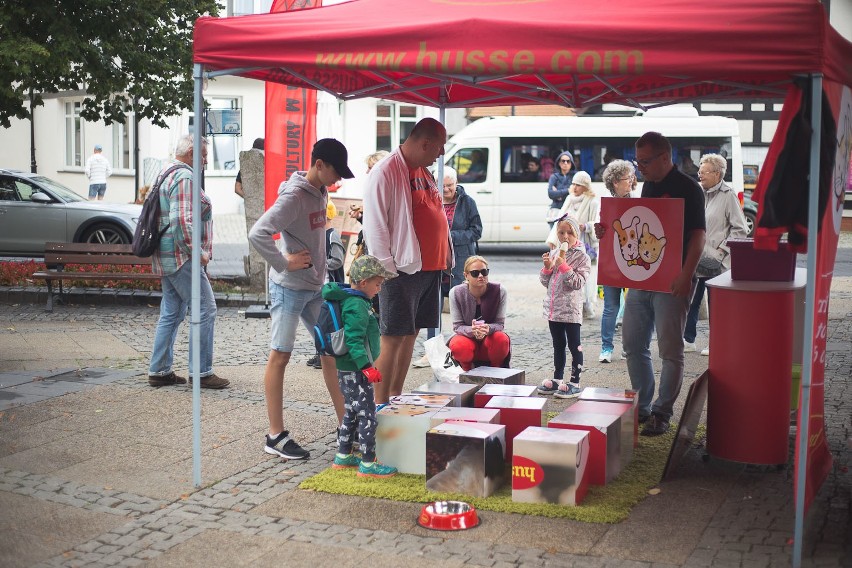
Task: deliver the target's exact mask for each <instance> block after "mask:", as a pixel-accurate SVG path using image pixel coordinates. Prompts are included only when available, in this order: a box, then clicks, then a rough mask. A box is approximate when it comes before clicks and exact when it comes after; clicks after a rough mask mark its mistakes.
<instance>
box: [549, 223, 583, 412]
mask: <svg viewBox="0 0 852 568" xmlns="http://www.w3.org/2000/svg"><path fill="white" fill-rule="evenodd" d="M556 234H557V237H558V238H559V243H560V244H559V246H558V247H557V248H555V249H554V250H552V251H550V252H547V253H544V254H543V255H542V256H541V258H542V260H543V262H544V267H543V268H542V269H541V273H540V274H539V281H541V284H542V285H543V286H544V287H546V288H547V296H545V298H544V317H546V318H547V323H548V326H549V327H550V335H551V337H552V338H553V378H552V379H545V380H544V381H542V383H541V386H540V387H538V392H539V393H541V394H552V395H553V396H555V397H557V398H574V397H577V396H579V395H580V386H579V385H580V373H581V372H582V371H583V346H582V345H581V344H580V326H581V325H582V324H583V301H584V298H585V296H584V294H583V286H585V284H586V278H588V276H589V271H590V270H591V260H589V256H588V255H587V254H586V251H585V247H584V246H583V241H581V240H580V239H579V237H578V236H579V235H580V227H579V223H578V222H577V220H576V219H575V218H573V217H570V216H568V215H563V216H562V217H560V218H559V219H558V220H557V221H556ZM566 346H567V347H568V349H570V350H571V381H570V382H568V381H565V380H563V377H564V374H565V362H566V355H565V347H566Z"/></svg>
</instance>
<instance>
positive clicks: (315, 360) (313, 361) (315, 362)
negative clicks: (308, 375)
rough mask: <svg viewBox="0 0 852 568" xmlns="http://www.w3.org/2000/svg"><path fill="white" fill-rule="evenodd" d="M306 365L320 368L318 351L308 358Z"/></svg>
mask: <svg viewBox="0 0 852 568" xmlns="http://www.w3.org/2000/svg"><path fill="white" fill-rule="evenodd" d="M307 365H308V367H313V368H314V369H322V361H320V356H319V353H317V354H316V355H314V356H313V357H311V358H310V359H308V362H307Z"/></svg>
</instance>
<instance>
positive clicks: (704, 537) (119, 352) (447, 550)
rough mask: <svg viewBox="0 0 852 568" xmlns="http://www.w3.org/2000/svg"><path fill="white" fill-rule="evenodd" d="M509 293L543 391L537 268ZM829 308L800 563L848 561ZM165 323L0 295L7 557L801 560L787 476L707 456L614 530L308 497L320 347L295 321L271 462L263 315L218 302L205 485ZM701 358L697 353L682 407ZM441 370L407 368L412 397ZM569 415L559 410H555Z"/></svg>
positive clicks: (452, 562) (839, 354)
mask: <svg viewBox="0 0 852 568" xmlns="http://www.w3.org/2000/svg"><path fill="white" fill-rule="evenodd" d="M502 282H503V283H504V284H505V285H506V286H507V287H508V288H509V290H510V297H511V298H512V307H511V313H510V317H509V322H508V324H507V328H509V329H511V330H512V331H511V334H512V340H513V355H514V357H513V362H514V363H515V364H516V365H517V366H519V367H522V368H525V369H526V370H527V373H528V375H527V382H528V383H530V384H535V383H537V382H539V381H540V380H542V379H543V378H545V377H547V376H548V374H549V371H550V365H551V361H550V357H551V356H550V348H549V336H548V335H547V333H546V331H545V328H544V325H543V322H542V320H541V317H540V314H539V310H540V292H539V290H538V289H537V288H534V287H530V286H528V278H527V277H523V276H507V277H506V278H505V279H504V280H503V281H502ZM830 308H831V310H830V322H829V330H828V333H829V336H828V354H827V363H826V397H825V409H826V434H827V438H828V442H829V446H830V449H831V451H832V453H833V454H834V457H835V464H834V467H833V469H832V471H831V472H830V474H829V477H828V479H827V481H826V482H825V484H824V485H823V487H822V489H821V491H820V493H819V495H818V497H817V499H816V501H815V502H814V505H813V506H812V509H811V511H810V513H809V516H808V523H807V529H808V530H807V538H806V558H805V565H806V566H852V545H850V542H852V538H850V537H852V533H850V527H852V522H850V514H852V508H850V503H852V499H850V488H851V487H852V474H850V472H849V466H850V461H852V460H851V459H850V453H852V451H851V450H850V448H849V442H848V440H849V437H850V435H852V391H850V383H852V349H850V347H851V346H852V343H851V342H852V279H850V278H837V279H836V280H835V283H834V285H833V287H832V293H831V306H830ZM156 318H157V309H156V308H155V307H148V306H87V305H71V306H62V307H61V308H60V309H57V310H56V311H55V312H54V313H52V314H47V313H45V312H44V310H43V306H42V305H40V304H22V303H0V403H3V401H4V400H5V401H6V402H7V403H8V404H7V405H6V406H4V407H2V409H0V565H2V566H137V565H143V564H144V565H146V566H153V567H162V566H181V567H183V566H211V565H213V566H242V565H256V566H274V565H280V564H282V563H284V564H285V565H293V566H301V565H308V564H312V565H318V566H338V565H339V566H356V565H357V566H362V565H364V564H365V563H366V564H370V563H372V564H375V565H380V566H401V565H405V566H406V567H407V568H408V567H418V566H424V567H425V566H435V565H436V564H438V563H440V565H442V566H444V565H446V566H584V567H585V566H591V567H598V566H600V567H603V566H628V567H651V566H690V567H692V566H719V567H722V566H742V567H746V566H765V567H775V566H788V565H790V557H791V552H792V546H791V540H790V539H791V538H792V534H793V471H792V468H791V467H789V466H788V467H786V468H782V469H777V468H768V467H755V466H744V465H741V464H733V463H729V462H722V461H721V460H716V459H711V460H710V461H708V462H705V461H703V460H702V455H703V452H702V450H701V449H700V448H698V449H693V450H691V451H690V452H689V453H688V454H687V456H686V458H685V460H684V464H683V466H682V467H681V468H680V469H679V470H678V471H677V474H676V475H675V477H674V479H672V480H671V481H668V482H666V483H662V484H661V485H660V486H659V488H660V489H661V492H660V493H659V494H658V495H653V496H649V497H647V498H646V499H645V500H644V501H643V502H642V503H640V504H639V505H638V506H636V507H635V508H634V509H633V511H632V512H631V514H630V517H629V519H628V520H626V521H624V522H623V523H620V524H617V525H596V524H587V523H579V522H574V521H567V520H564V519H560V520H557V519H544V518H537V517H528V516H521V515H511V514H503V513H493V512H487V511H486V512H482V513H481V517H482V519H483V522H482V525H481V526H480V527H477V528H476V529H472V530H469V531H462V532H457V533H436V532H431V531H428V530H426V529H423V528H421V527H419V526H418V525H417V524H416V519H417V515H418V512H419V506H417V505H415V504H409V503H396V502H391V501H385V500H378V499H367V498H356V497H346V496H331V495H325V494H321V493H313V492H306V491H303V490H300V489H298V484H299V483H300V482H301V481H302V480H303V479H305V478H307V477H308V476H310V475H313V474H315V473H317V472H319V471H322V470H323V469H325V468H326V467H328V465H329V463H330V461H331V458H332V455H333V452H334V449H335V432H334V430H335V425H336V420H335V418H334V416H333V411H332V409H331V407H330V405H329V404H328V400H327V398H328V397H327V394H326V393H325V388H324V385H323V383H322V378H321V375H320V373H319V371H316V370H314V369H311V368H309V367H307V366H306V365H305V361H306V360H307V358H308V357H309V356H310V355H311V354H312V353H311V347H310V344H309V342H308V338H307V335H306V334H305V332H304V331H303V330H300V332H299V336H298V339H297V347H296V351H295V352H294V356H293V362H292V363H291V365H290V368H288V373H287V378H286V380H285V399H286V401H285V421H286V423H287V424H288V426H289V427H290V429H291V432H292V435H293V436H294V437H295V438H296V439H298V440H299V441H300V442H304V445H305V446H306V447H307V448H308V449H309V450H310V452H311V459H310V460H307V461H304V462H296V461H290V462H288V461H285V460H280V459H277V458H272V457H271V456H268V455H266V454H264V453H263V452H262V449H261V444H262V439H263V433H264V431H265V424H266V412H265V407H264V401H263V385H262V372H263V365H264V363H265V359H266V353H267V349H268V347H267V342H268V336H269V335H268V320H253V319H245V318H244V315H243V314H242V312H241V308H239V307H222V308H220V310H219V317H218V319H217V328H216V336H215V337H216V339H215V342H216V343H215V352H216V358H215V361H216V370H217V373H219V374H221V375H223V376H227V377H228V378H230V379H231V380H232V388H231V389H228V390H225V391H216V392H207V391H205V392H203V393H202V405H203V418H202V480H203V487H201V488H196V487H194V486H193V485H192V479H191V478H192V451H191V440H192V420H191V391H190V390H189V389H187V388H186V387H177V386H176V387H167V388H161V389H151V388H150V387H148V385H147V381H146V380H145V376H144V374H145V368H146V366H147V360H148V357H149V355H150V345H151V343H152V340H153V333H154V328H155V325H156ZM706 333H707V328H706V322H702V323H701V326H700V335H701V336H702V337H704V338H706ZM186 336H187V334H186V330H185V329H183V330H182V331H181V333H180V335H179V339H178V343H177V345H176V361H186V350H187V337H186ZM420 342H422V338H421V339H420V340H419V341H418V347H417V350H416V352H415V353H419V352H420V351H419V350H420V349H421V347H420V345H419V344H420ZM583 342H584V348H585V350H586V353H587V357H588V358H589V365H588V366H589V370H588V371H587V372H586V374H584V376H583V384H584V385H586V386H621V387H623V386H625V385H626V384H629V381H628V380H627V375H626V366H625V363H624V361H620V360H617V361H615V362H614V363H612V364H610V365H602V364H597V362H596V359H597V354H598V352H599V349H600V340H599V328H598V326H597V324H596V322H593V321H589V322H587V323H586V324H585V325H584V326H583ZM617 347H620V345H617ZM706 364H707V359H706V358H703V357H701V356H700V355H698V354H697V353H694V354H689V355H687V361H686V367H687V368H686V377H687V378H686V380H685V384H684V389H683V393H682V396H681V401H680V403H681V404H682V402H683V401H682V399H683V397H684V396H685V393H686V390H687V388H686V387H688V385H689V383H690V382H691V381H692V380H694V379H695V378H696V377H697V376H698V375H699V374H700V373H701V372H702V371H703V369H704V368H706ZM429 377H430V371H429V370H427V369H412V370H411V372H410V373H409V376H408V378H407V380H406V388H407V389H410V388H413V387H416V386H418V385H419V384H421V383H423V382H426V380H428V379H429ZM4 393H5V394H6V398H4ZM12 395H20V396H15V397H13V398H11V399H10V398H9V397H12ZM567 404H568V402H566V401H556V400H550V401H548V407H547V410H554V411H556V410H560V409H561V408H564V406H565V405H567ZM790 440H791V451H792V443H793V440H794V438H793V437H791V438H790ZM788 463H789V464H792V453H791V457H790V460H789V462H788Z"/></svg>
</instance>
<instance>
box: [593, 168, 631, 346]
mask: <svg viewBox="0 0 852 568" xmlns="http://www.w3.org/2000/svg"><path fill="white" fill-rule="evenodd" d="M602 177H603V182H604V185H605V186H606V188H607V189H608V190H609V192H610V193H611V194H612V196H613V197H618V198H629V197H630V196H631V195H630V194H631V192H632V191H633V190H634V189H635V188H636V170H635V169H634V168H633V164H632V163H630V162H628V161H627V160H612V161H611V162H610V163H609V165H608V166H607V167H606V169H605V170H604V171H603V174H602ZM623 291H624V289H623V288H617V287H615V286H604V287H603V293H604V297H603V300H604V306H603V312H602V313H601V354H600V357H598V361H599V362H601V363H612V360H613V354H612V352H613V350H614V349H615V346H614V345H613V337H614V336H615V328H616V327H617V321H618V313H619V311H621V294H622V292H623Z"/></svg>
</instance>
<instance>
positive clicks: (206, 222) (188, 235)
mask: <svg viewBox="0 0 852 568" xmlns="http://www.w3.org/2000/svg"><path fill="white" fill-rule="evenodd" d="M201 150H202V156H201V165H202V167H204V166H205V165H207V141H206V140H204V139H202V141H201ZM193 154H194V150H193V139H192V136H191V135H187V136H183V137H181V138H180V139H179V140H178V142H177V147H176V148H175V159H174V160H173V161H170V162H168V163H167V164H165V165H164V166H163V170H162V171H161V172H160V176H163V175H164V174H166V173H168V172H169V170H170V169H172V168H174V167H175V166H179V167H177V168H176V169H174V170H172V171H171V173H168V175H166V176H165V177H164V179H163V182H162V183H161V185H160V188H161V189H160V211H161V217H160V227H163V228H166V229H167V230H166V231H165V233H163V235H162V237H160V246H159V248H158V249H157V250H155V251H154V254H152V255H151V272H153V273H154V274H159V275H160V276H161V285H162V289H163V297H162V299H161V300H160V318H159V319H158V320H157V331H156V332H155V333H154V347H153V348H152V349H151V363H150V365H149V366H148V384H149V385H151V386H152V387H164V386H169V385H182V384H185V383H186V379H185V378H183V377H179V376H177V375H176V374H175V373H174V370H173V369H172V363H173V362H174V347H175V339H176V338H177V332H178V327H180V324H181V322H182V321H183V320H184V319H185V318H186V311H187V309H188V308H189V302H190V300H191V298H192V262H190V260H191V259H192V249H193V248H194V247H200V248H201V266H202V267H203V268H204V270H202V271H201V300H200V305H201V313H200V317H199V325H198V332H199V334H200V336H199V345H200V359H201V360H200V361H199V362H198V367H199V368H198V370H199V373H198V374H199V377H200V380H201V388H206V389H223V388H225V387H227V386H228V385H229V384H230V381H228V379H223V378H222V377H219V376H217V375H216V374H215V373H214V372H213V329H214V325H215V323H216V300H215V299H214V298H213V288H212V287H211V286H210V279H209V278H208V277H207V270H206V267H207V264H208V263H209V262H210V259H212V258H213V206H212V203H211V202H210V197H209V196H208V195H207V193H205V191H204V188H203V187H202V188H200V190H199V191H200V194H201V197H200V199H201V218H200V219H194V218H193V216H192V192H193V187H192V159H193ZM193 223H201V242H200V243H194V242H192V225H193ZM194 335H195V330H194V328H193V326H190V329H189V341H190V344H192V338H193V336H194ZM189 357H190V359H189V368H190V369H192V367H193V360H192V350H190V352H189Z"/></svg>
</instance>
